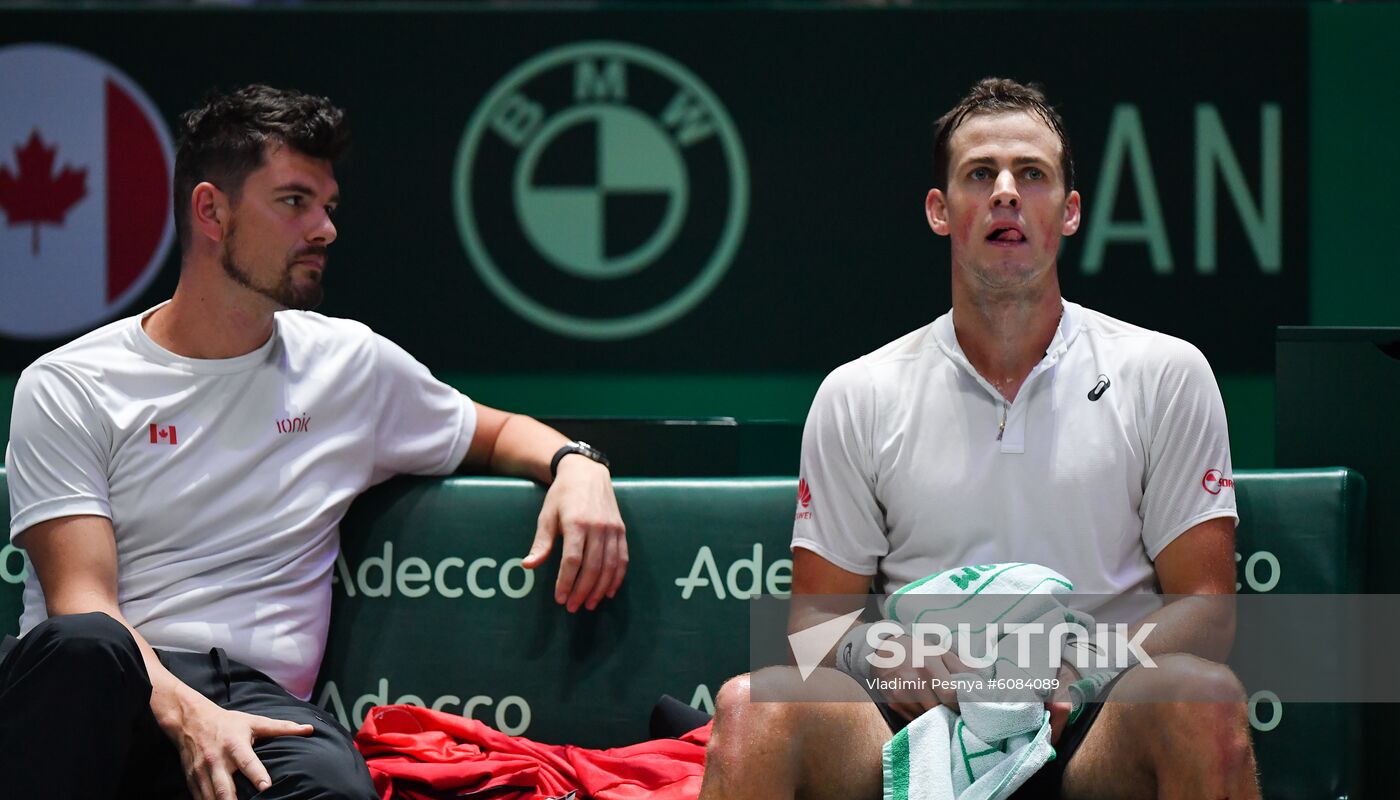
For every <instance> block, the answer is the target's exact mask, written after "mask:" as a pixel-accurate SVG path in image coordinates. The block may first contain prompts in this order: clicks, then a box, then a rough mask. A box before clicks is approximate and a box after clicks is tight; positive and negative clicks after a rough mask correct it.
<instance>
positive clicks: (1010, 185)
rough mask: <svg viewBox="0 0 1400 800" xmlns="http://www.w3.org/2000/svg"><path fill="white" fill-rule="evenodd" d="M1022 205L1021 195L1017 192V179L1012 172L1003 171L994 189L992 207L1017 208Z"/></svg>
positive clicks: (998, 175) (998, 176)
mask: <svg viewBox="0 0 1400 800" xmlns="http://www.w3.org/2000/svg"><path fill="white" fill-rule="evenodd" d="M1020 205H1021V195H1020V193H1019V192H1017V191H1016V178H1015V176H1014V175H1012V174H1011V171H1010V170H1002V171H1001V172H1000V173H998V174H997V182H996V184H995V185H994V186H993V187H992V207H993V208H1000V207H1002V206H1009V207H1011V208H1017V207H1019V206H1020Z"/></svg>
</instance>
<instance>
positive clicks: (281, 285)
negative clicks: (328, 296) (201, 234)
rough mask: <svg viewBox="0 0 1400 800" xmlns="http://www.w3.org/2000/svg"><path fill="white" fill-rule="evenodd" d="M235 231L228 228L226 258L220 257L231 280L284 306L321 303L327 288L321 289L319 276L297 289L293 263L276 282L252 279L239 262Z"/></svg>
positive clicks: (302, 308) (309, 306)
mask: <svg viewBox="0 0 1400 800" xmlns="http://www.w3.org/2000/svg"><path fill="white" fill-rule="evenodd" d="M233 232H234V231H233V229H230V230H229V235H228V238H227V239H225V240H224V253H223V257H222V258H221V259H220V260H219V261H220V263H221V264H222V265H223V268H224V274H226V275H228V277H229V279H230V280H232V281H233V282H234V283H236V284H238V285H239V286H242V287H244V288H246V289H249V290H250V291H253V292H256V293H258V294H260V295H262V296H263V297H266V298H267V299H269V300H271V301H272V302H274V303H276V304H277V305H278V306H279V307H281V308H284V309H295V310H298V311H310V310H312V309H314V308H316V307H317V306H319V305H321V300H322V299H324V297H325V290H323V289H322V288H321V281H320V280H319V278H317V279H315V280H314V281H313V282H312V283H311V284H310V285H309V286H306V287H305V288H302V289H300V290H298V288H297V286H296V285H295V284H294V283H292V265H291V264H287V265H286V266H285V269H283V271H282V276H281V280H279V281H277V282H276V283H275V284H272V285H267V284H261V283H258V282H257V281H255V280H253V276H252V274H251V273H250V272H249V271H248V270H246V269H244V268H242V267H240V266H239V265H238V257H237V256H236V255H235V254H234V251H233V240H234V236H233Z"/></svg>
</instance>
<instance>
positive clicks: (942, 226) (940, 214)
mask: <svg viewBox="0 0 1400 800" xmlns="http://www.w3.org/2000/svg"><path fill="white" fill-rule="evenodd" d="M924 215H925V216H927V217H928V226H929V227H930V228H932V229H933V232H934V233H936V234H938V235H939V236H947V235H948V231H949V227H948V200H947V198H945V197H944V196H943V191H942V190H941V189H929V190H928V197H925V198H924Z"/></svg>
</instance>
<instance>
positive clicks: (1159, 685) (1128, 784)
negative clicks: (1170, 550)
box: [1062, 654, 1260, 800]
mask: <svg viewBox="0 0 1400 800" xmlns="http://www.w3.org/2000/svg"><path fill="white" fill-rule="evenodd" d="M1156 661H1157V664H1158V669H1154V670H1147V669H1143V668H1138V669H1135V670H1133V671H1132V672H1131V673H1129V674H1127V675H1124V676H1123V679H1122V680H1121V681H1119V683H1118V685H1117V686H1115V688H1114V690H1113V692H1112V694H1111V695H1110V698H1109V702H1108V703H1106V704H1105V705H1104V707H1103V710H1102V711H1101V712H1100V713H1099V716H1098V719H1096V720H1095V721H1094V726H1093V727H1092V728H1090V729H1089V734H1088V736H1086V737H1085V738H1084V742H1083V743H1082V744H1081V745H1080V746H1079V749H1078V750H1076V751H1075V753H1074V755H1073V756H1072V757H1071V758H1070V761H1069V764H1068V765H1067V766H1066V768H1065V777H1064V783H1063V786H1062V793H1063V795H1064V797H1066V798H1073V800H1130V799H1135V798H1145V799H1146V798H1153V799H1160V800H1177V799H1178V798H1181V799H1182V800H1185V799H1186V798H1195V799H1196V800H1200V799H1201V798H1206V799H1207V800H1221V799H1222V798H1229V800H1256V798H1258V797H1259V796H1260V795H1259V779H1258V776H1257V774H1256V767H1255V762H1254V748H1253V746H1252V745H1251V744H1250V737H1249V717H1248V714H1247V711H1246V707H1245V699H1244V690H1243V688H1242V687H1241V686H1240V683H1239V681H1238V680H1237V679H1236V678H1235V676H1234V674H1233V673H1231V672H1230V670H1229V668H1228V667H1224V666H1221V665H1219V664H1214V663H1211V662H1209V661H1205V660H1202V659H1199V658H1196V657H1195V656H1190V655H1184V654H1176V655H1169V656H1161V657H1158V658H1157V659H1156ZM1135 695H1136V696H1142V697H1150V698H1153V699H1154V700H1158V699H1160V701H1159V702H1123V701H1122V698H1129V699H1131V698H1132V697H1133V696H1135ZM1173 697H1175V699H1168V698H1173Z"/></svg>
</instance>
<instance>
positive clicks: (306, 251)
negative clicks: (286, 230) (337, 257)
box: [287, 244, 329, 264]
mask: <svg viewBox="0 0 1400 800" xmlns="http://www.w3.org/2000/svg"><path fill="white" fill-rule="evenodd" d="M307 256H320V257H321V258H322V259H326V260H329V259H328V258H327V249H326V246H325V245H323V244H313V245H308V246H306V247H303V248H301V249H300V250H297V251H296V252H294V253H292V255H291V256H290V257H289V258H288V259H287V263H288V264H290V263H292V262H293V261H296V260H297V259H300V258H305V257H307Z"/></svg>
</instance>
